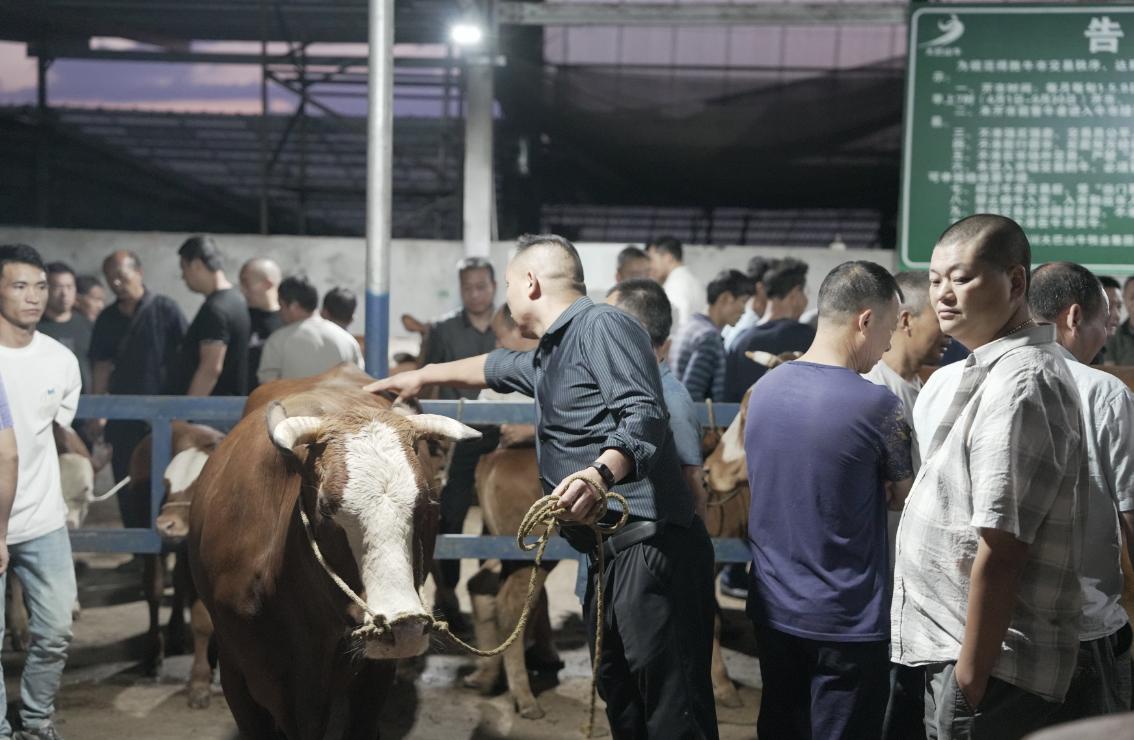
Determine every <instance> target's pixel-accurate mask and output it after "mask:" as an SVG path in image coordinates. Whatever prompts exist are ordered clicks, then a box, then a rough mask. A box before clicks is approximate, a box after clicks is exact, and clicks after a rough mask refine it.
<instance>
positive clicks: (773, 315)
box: [724, 257, 815, 403]
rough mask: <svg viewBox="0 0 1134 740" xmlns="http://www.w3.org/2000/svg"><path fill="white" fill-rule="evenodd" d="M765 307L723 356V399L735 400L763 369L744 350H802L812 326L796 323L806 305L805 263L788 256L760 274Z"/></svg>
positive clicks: (812, 334)
mask: <svg viewBox="0 0 1134 740" xmlns="http://www.w3.org/2000/svg"><path fill="white" fill-rule="evenodd" d="M764 287H765V289H766V290H767V294H768V307H767V309H766V311H765V317H764V319H763V320H762V321H761V323H759V324H757V325H756V326H753V327H752V328H751V329H748V330H746V331H745V332H744V333H743V334H741V335H740V336H738V337H737V338H736V341H735V342H734V343H733V345H732V347H731V348H730V349H729V351H728V357H727V358H725V398H724V400H725V401H728V402H731V403H739V402H740V399H741V398H743V396H744V393H745V391H747V390H748V389H749V388H751V387H752V384H753V383H755V382H756V381H757V380H759V379H760V378H761V377H763V375H764V373H765V372H767V370H768V369H767V368H766V367H764V366H763V365H759V364H757V363H755V362H753V361H752V360H750V359H748V357H747V355H746V353H747V352H768V353H770V354H773V355H778V354H780V353H783V352H806V351H807V348H808V347H810V346H811V342H812V340H814V339H815V327H813V326H811V325H809V324H803V323H800V321H799V317H800V316H802V315H803V312H804V310H805V309H806V308H807V293H806V289H807V264H806V263H804V262H800V261H799V260H797V259H792V258H790V257H788V258H786V259H782V260H779V261H778V262H776V264H775V265H773V266H772V267H770V268H769V269H768V271H767V272H765V273H764Z"/></svg>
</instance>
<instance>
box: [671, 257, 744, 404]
mask: <svg viewBox="0 0 1134 740" xmlns="http://www.w3.org/2000/svg"><path fill="white" fill-rule="evenodd" d="M706 297H707V298H708V301H709V310H708V312H706V313H695V314H693V316H692V317H691V318H690V319H689V321H686V322H685V325H684V326H682V327H680V328H679V329H678V332H677V337H676V338H675V339H674V340H673V344H672V346H671V347H670V349H669V366H670V369H672V370H673V372H674V374H675V375H676V376H677V378H678V380H680V381H681V383H682V384H683V385H684V386H685V389H686V390H687V391H689V395H690V396H692V397H693V400H694V401H698V402H699V401H704V400H705V399H706V398H711V399H712V400H714V401H723V400H724V393H725V345H724V338H723V337H722V336H721V330H722V329H724V328H725V327H726V326H731V325H733V324H735V323H736V322H737V320H738V319H739V318H740V315H741V314H742V313H744V305H745V303H747V302H748V299H749V298H751V297H752V280H751V279H749V277H748V276H747V275H745V274H744V273H743V272H741V271H740V270H724V271H723V272H720V273H718V274H717V276H716V277H715V278H713V281H712V282H711V283H709V287H708V289H707V290H706Z"/></svg>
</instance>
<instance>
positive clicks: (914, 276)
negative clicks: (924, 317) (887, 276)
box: [894, 270, 929, 316]
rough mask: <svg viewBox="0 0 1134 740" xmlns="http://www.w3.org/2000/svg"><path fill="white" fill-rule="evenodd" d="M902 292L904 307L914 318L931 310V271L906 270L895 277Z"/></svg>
mask: <svg viewBox="0 0 1134 740" xmlns="http://www.w3.org/2000/svg"><path fill="white" fill-rule="evenodd" d="M894 280H895V281H896V282H897V283H898V289H899V290H900V291H902V307H903V308H906V309H908V310H909V312H910V313H911V314H913V315H914V316H920V315H921V312H922V311H924V310H925V309H927V308H929V271H928V270H905V271H903V272H899V273H897V274H896V275H894Z"/></svg>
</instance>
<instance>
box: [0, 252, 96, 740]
mask: <svg viewBox="0 0 1134 740" xmlns="http://www.w3.org/2000/svg"><path fill="white" fill-rule="evenodd" d="M46 306H47V273H46V271H45V269H44V264H43V260H42V259H41V258H40V256H39V254H38V253H37V252H36V251H35V250H34V249H32V248H31V247H29V246H26V245H23V244H16V245H3V246H0V373H2V374H3V377H4V385H5V387H6V390H7V396H8V402H9V404H10V406H11V416H12V420H13V422H14V426H15V429H16V447H17V449H18V451H19V479H18V483H17V485H16V495H15V499H14V500H13V501H11V502H8V501H2V500H0V514H3V513H4V512H3V511H2V509H4V508H6V507H7V505H8V503H11V513H10V514H8V515H7V516H3V517H0V542H2V543H3V546H4V547H5V548H6V549H7V551H8V558H9V565H10V568H11V570H12V572H13V573H15V574H16V575H17V576H18V577H19V578H20V580H21V581H22V582H23V584H24V590H25V592H26V594H27V604H28V611H29V618H30V621H29V627H30V630H29V631H30V633H31V645H30V646H29V647H28V655H27V662H26V663H25V665H24V672H23V676H22V680H21V682H20V697H21V699H22V706H21V708H20V718H21V719H22V720H23V726H24V729H23V730H22V731H21V732H20V733H19V734H17V735H16V736H15V737H17V738H22V739H24V740H39V739H43V740H56V739H57V738H59V734H58V732H57V731H56V730H55V726H54V724H53V723H52V717H53V716H54V714H55V696H56V694H57V693H58V691H59V683H60V680H61V679H62V677H63V666H64V664H65V663H66V662H67V648H68V646H69V645H70V643H71V606H72V605H73V604H74V603H75V596H76V587H75V569H74V565H73V564H72V561H71V540H70V538H69V537H68V535H67V529H66V517H67V507H66V504H64V502H63V492H62V488H61V486H60V479H59V458H58V456H57V454H56V451H55V439H54V434H53V433H52V426H51V425H52V422H58V423H59V424H61V425H63V426H68V425H69V424H70V423H71V421H72V420H73V418H74V416H75V410H76V408H77V406H78V402H79V393H80V392H81V389H82V379H81V376H80V374H79V362H78V360H76V359H75V356H74V355H73V354H72V353H71V352H70V351H69V350H67V348H66V347H64V346H63V345H62V344H60V343H59V342H57V341H55V340H54V339H51V338H50V337H48V336H46V335H45V334H41V333H39V332H37V331H36V324H38V323H39V321H40V319H41V318H43V312H44V309H45V308H46ZM0 549H3V548H0ZM5 578H6V574H5V575H3V576H0V589H3V587H4V585H5V583H4V581H5ZM0 624H2V622H0ZM0 634H2V633H0ZM6 709H7V696H6V695H5V694H4V683H3V681H2V680H0V739H3V738H8V737H10V736H11V735H12V728H11V726H10V725H9V723H8V720H7V719H6V717H5V711H6Z"/></svg>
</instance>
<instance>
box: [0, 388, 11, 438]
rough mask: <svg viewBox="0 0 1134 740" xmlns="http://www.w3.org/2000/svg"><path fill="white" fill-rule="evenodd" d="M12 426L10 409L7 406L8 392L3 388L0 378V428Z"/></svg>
mask: <svg viewBox="0 0 1134 740" xmlns="http://www.w3.org/2000/svg"><path fill="white" fill-rule="evenodd" d="M11 428H12V409H11V408H10V407H9V406H8V393H7V391H5V390H4V379H3V378H0V430H2V429H11Z"/></svg>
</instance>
